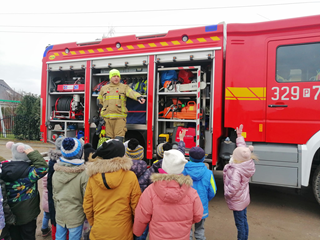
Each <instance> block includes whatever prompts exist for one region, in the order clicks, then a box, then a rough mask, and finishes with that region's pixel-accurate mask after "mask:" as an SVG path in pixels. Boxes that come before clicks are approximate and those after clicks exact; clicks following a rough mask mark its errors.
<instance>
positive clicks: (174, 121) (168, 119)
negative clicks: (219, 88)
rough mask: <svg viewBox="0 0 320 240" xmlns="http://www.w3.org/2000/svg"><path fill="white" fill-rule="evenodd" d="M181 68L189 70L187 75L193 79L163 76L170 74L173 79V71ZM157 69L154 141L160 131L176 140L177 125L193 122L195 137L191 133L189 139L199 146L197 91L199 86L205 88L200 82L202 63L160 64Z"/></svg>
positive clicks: (174, 72) (203, 83)
mask: <svg viewBox="0 0 320 240" xmlns="http://www.w3.org/2000/svg"><path fill="white" fill-rule="evenodd" d="M184 69H187V70H189V71H190V75H192V76H193V77H194V78H193V81H194V82H192V83H191V81H190V84H180V83H177V81H176V80H166V79H168V78H169V77H167V76H166V75H165V74H167V75H170V74H172V75H173V78H172V79H177V78H174V75H175V74H176V73H177V72H179V71H180V70H184ZM157 70H158V74H157V81H156V103H157V104H156V114H155V120H156V122H157V123H158V124H157V125H158V127H157V128H156V129H155V136H156V139H155V140H156V144H159V143H160V142H159V141H160V140H159V139H158V137H159V131H161V132H160V133H161V134H164V135H170V134H172V136H171V139H172V142H175V141H177V137H179V133H177V132H176V131H177V129H178V127H179V126H182V127H184V126H188V125H190V124H193V131H194V134H195V135H194V138H193V137H192V141H193V142H195V145H196V146H199V145H200V121H201V119H200V117H201V114H200V100H201V99H200V93H201V87H203V88H205V86H206V84H205V82H201V66H187V67H181V66H177V67H160V68H158V69H157ZM191 71H192V72H195V74H194V75H193V73H192V72H191ZM164 76H166V77H164ZM170 77H171V76H170ZM183 102H184V103H183ZM188 135H189V133H188ZM194 139H195V140H194Z"/></svg>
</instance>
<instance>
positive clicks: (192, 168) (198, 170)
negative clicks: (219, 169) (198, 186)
mask: <svg viewBox="0 0 320 240" xmlns="http://www.w3.org/2000/svg"><path fill="white" fill-rule="evenodd" d="M207 169H208V168H207V167H206V165H205V164H204V163H203V162H187V163H186V165H185V166H184V171H183V174H185V175H190V177H191V178H192V179H193V180H195V181H199V180H201V179H202V177H203V175H204V174H205V172H206V171H207Z"/></svg>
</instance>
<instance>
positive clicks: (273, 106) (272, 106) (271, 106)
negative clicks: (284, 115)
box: [268, 105, 288, 108]
mask: <svg viewBox="0 0 320 240" xmlns="http://www.w3.org/2000/svg"><path fill="white" fill-rule="evenodd" d="M268 107H270V108H275V107H288V105H268Z"/></svg>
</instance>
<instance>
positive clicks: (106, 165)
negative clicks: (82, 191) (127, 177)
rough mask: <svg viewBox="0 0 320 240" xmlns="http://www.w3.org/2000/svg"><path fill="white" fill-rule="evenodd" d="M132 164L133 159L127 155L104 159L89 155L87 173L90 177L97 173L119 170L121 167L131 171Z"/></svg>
mask: <svg viewBox="0 0 320 240" xmlns="http://www.w3.org/2000/svg"><path fill="white" fill-rule="evenodd" d="M131 166H132V160H131V159H130V158H128V157H126V156H124V157H116V158H112V159H108V160H106V159H103V158H100V157H96V158H94V159H93V158H92V155H91V156H89V162H88V163H87V170H86V171H87V174H88V176H89V177H91V176H93V175H95V174H97V173H111V172H117V171H119V170H120V169H122V170H124V171H129V170H130V168H131Z"/></svg>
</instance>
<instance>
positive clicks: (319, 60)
mask: <svg viewBox="0 0 320 240" xmlns="http://www.w3.org/2000/svg"><path fill="white" fill-rule="evenodd" d="M276 58H277V62H276V76H275V78H276V81H277V82H279V83H280V82H286V83H287V82H311V81H320V43H309V44H297V45H286V46H279V47H278V48H277V56H276Z"/></svg>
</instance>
